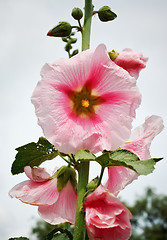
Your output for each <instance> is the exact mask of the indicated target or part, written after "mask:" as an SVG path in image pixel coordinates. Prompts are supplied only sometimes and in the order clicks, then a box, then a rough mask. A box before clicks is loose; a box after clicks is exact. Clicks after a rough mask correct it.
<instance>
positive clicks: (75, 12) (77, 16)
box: [71, 8, 83, 20]
mask: <svg viewBox="0 0 167 240" xmlns="http://www.w3.org/2000/svg"><path fill="white" fill-rule="evenodd" d="M71 15H72V17H73V18H74V19H75V20H80V19H81V18H82V17H83V12H82V10H81V9H80V8H73V10H72V13H71Z"/></svg>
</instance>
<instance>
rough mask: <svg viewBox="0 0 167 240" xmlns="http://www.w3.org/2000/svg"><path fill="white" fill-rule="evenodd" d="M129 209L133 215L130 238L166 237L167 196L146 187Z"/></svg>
mask: <svg viewBox="0 0 167 240" xmlns="http://www.w3.org/2000/svg"><path fill="white" fill-rule="evenodd" d="M126 205H127V204H126ZM129 209H130V211H131V213H132V215H133V218H132V220H131V222H132V227H133V228H132V229H133V233H132V236H131V238H130V240H165V239H167V196H164V195H157V194H156V193H155V192H154V191H153V190H152V189H150V188H148V189H147V191H146V193H145V195H144V196H143V197H139V199H137V200H136V201H135V203H134V205H133V206H129Z"/></svg>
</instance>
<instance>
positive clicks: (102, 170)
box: [97, 167, 105, 187]
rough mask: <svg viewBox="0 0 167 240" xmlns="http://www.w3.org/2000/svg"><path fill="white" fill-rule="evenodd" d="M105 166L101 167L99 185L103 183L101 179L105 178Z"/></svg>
mask: <svg viewBox="0 0 167 240" xmlns="http://www.w3.org/2000/svg"><path fill="white" fill-rule="evenodd" d="M104 170H105V167H101V173H100V178H99V180H98V184H97V187H98V186H99V185H100V184H101V180H102V178H103V173H104Z"/></svg>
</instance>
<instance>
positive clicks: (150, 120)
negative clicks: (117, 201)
mask: <svg viewBox="0 0 167 240" xmlns="http://www.w3.org/2000/svg"><path fill="white" fill-rule="evenodd" d="M163 128H164V126H163V120H162V118H161V117H159V116H155V115H152V116H150V117H147V118H146V120H145V122H144V123H143V124H142V125H141V126H139V127H137V128H135V129H134V130H133V131H132V133H131V136H130V138H129V140H128V142H127V143H125V144H124V145H123V146H122V148H123V149H127V150H129V151H131V152H133V153H135V154H136V155H137V156H138V157H139V158H140V160H146V159H150V158H151V155H150V151H149V148H150V145H151V142H152V140H153V139H154V137H155V136H156V135H158V134H159V133H160V132H161V131H162V130H163ZM137 177H138V174H137V173H136V172H135V171H133V170H131V169H129V168H126V167H109V168H108V181H107V183H106V185H105V186H106V188H107V189H109V190H110V191H111V192H112V193H113V194H114V195H117V194H118V193H119V192H120V190H122V189H123V188H124V187H125V186H126V185H128V184H129V183H131V182H132V181H133V180H135V179H136V178H137Z"/></svg>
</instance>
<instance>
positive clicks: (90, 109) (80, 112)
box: [68, 85, 104, 117]
mask: <svg viewBox="0 0 167 240" xmlns="http://www.w3.org/2000/svg"><path fill="white" fill-rule="evenodd" d="M68 96H69V98H70V100H71V107H72V110H73V112H74V113H75V114H76V115H77V116H81V117H86V116H90V115H92V114H94V113H95V107H96V106H97V105H100V104H102V103H103V102H104V99H102V97H100V96H96V95H93V94H92V91H91V90H90V88H89V87H88V86H86V85H85V86H84V87H83V88H82V89H81V90H80V91H75V92H70V94H68Z"/></svg>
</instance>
